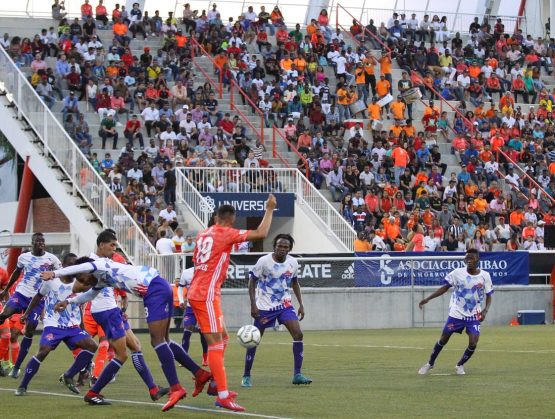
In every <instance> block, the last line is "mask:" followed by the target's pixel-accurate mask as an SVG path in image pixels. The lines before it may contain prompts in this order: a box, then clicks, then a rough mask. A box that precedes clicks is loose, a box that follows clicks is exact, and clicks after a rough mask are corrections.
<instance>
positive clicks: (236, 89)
mask: <svg viewBox="0 0 555 419" xmlns="http://www.w3.org/2000/svg"><path fill="white" fill-rule="evenodd" d="M236 93H239V95H238V96H239V97H240V98H242V100H244V101H245V102H246V104H247V105H249V106H250V108H251V111H252V113H253V114H254V116H256V120H257V121H259V122H260V127H259V128H258V129H257V128H256V127H255V126H254V125H253V124H252V123H251V122H250V120H249V118H248V117H247V116H246V115H245V114H244V113H243V112H242V111H241V110H240V109H239V108H238V107H237V98H234V94H236ZM229 105H230V107H231V109H232V110H234V111H235V112H237V113H238V114H239V115H241V117H242V118H243V119H244V120H245V122H246V123H247V125H249V127H250V128H251V129H252V130H253V132H254V133H255V134H256V135H257V136H258V138H260V142H261V143H262V144H264V128H265V126H266V124H265V121H264V112H262V111H261V110H260V108H259V107H258V105H256V104H255V103H254V102H253V101H252V99H251V98H250V97H249V95H247V94H246V93H245V91H244V90H243V89H241V87H240V86H239V85H238V84H237V82H236V81H235V80H231V84H230V88H229Z"/></svg>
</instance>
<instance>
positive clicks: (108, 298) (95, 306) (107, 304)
mask: <svg viewBox="0 0 555 419" xmlns="http://www.w3.org/2000/svg"><path fill="white" fill-rule="evenodd" d="M89 257H90V258H91V259H94V260H99V259H100V257H99V256H98V255H97V254H96V253H94V252H92V253H91V254H90V255H89ZM114 308H118V305H117V303H116V296H115V294H114V289H113V288H112V287H105V288H102V289H101V290H100V292H99V293H98V295H97V296H96V297H95V298H94V300H92V301H91V313H100V312H102V311H106V310H112V309H114Z"/></svg>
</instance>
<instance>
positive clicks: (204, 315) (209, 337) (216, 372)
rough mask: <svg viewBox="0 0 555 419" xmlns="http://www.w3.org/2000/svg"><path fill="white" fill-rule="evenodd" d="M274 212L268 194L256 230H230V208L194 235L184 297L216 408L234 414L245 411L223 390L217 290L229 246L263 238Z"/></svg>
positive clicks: (272, 199) (221, 324)
mask: <svg viewBox="0 0 555 419" xmlns="http://www.w3.org/2000/svg"><path fill="white" fill-rule="evenodd" d="M275 208H276V198H275V197H274V196H273V195H272V194H270V195H269V196H268V200H267V201H266V212H265V214H264V218H263V219H262V222H261V223H260V225H259V226H258V228H257V229H256V230H237V229H235V228H233V225H234V224H235V208H233V207H232V206H231V205H222V206H220V207H219V208H218V210H217V211H216V217H215V224H214V225H213V226H211V227H209V228H207V229H206V230H204V231H202V232H200V233H199V234H198V236H197V240H196V243H197V245H196V247H195V251H194V254H193V261H194V263H195V272H194V274H193V280H192V282H191V286H190V287H189V291H188V293H187V296H188V299H189V303H190V304H191V308H192V309H193V312H194V314H195V317H196V319H197V322H198V324H199V326H200V331H201V333H202V334H203V335H204V337H205V338H206V342H207V343H208V366H209V367H210V371H211V372H212V375H213V376H214V378H215V380H216V385H217V389H218V397H217V399H216V405H217V406H219V407H223V408H226V409H229V410H233V411H237V412H242V411H244V410H245V409H244V408H243V407H242V406H240V405H239V404H237V402H236V401H235V396H236V394H235V393H233V392H230V391H228V389H227V377H226V373H225V367H224V351H225V347H226V345H227V342H228V341H229V337H228V335H227V331H226V329H225V325H224V317H223V314H222V310H221V305H220V295H221V290H220V289H221V286H222V283H223V282H224V280H225V279H226V275H227V267H228V266H229V254H230V252H231V248H232V247H233V245H234V244H235V243H241V242H244V241H247V240H248V241H253V240H260V239H264V238H266V237H267V236H268V232H269V231H270V225H271V224H272V216H273V211H274V209H275Z"/></svg>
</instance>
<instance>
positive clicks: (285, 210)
mask: <svg viewBox="0 0 555 419" xmlns="http://www.w3.org/2000/svg"><path fill="white" fill-rule="evenodd" d="M202 196H204V197H205V198H206V199H207V200H208V201H209V204H214V208H218V207H219V206H220V205H224V204H227V205H232V206H233V208H235V211H236V215H237V217H263V216H264V212H265V211H266V200H267V199H268V193H241V192H236V193H234V192H221V193H219V192H214V193H203V194H202ZM274 196H275V197H276V201H277V208H276V210H275V211H274V217H294V216H295V194H293V193H274Z"/></svg>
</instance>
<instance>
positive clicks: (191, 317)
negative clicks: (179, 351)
mask: <svg viewBox="0 0 555 419" xmlns="http://www.w3.org/2000/svg"><path fill="white" fill-rule="evenodd" d="M194 271H195V268H188V269H184V270H183V272H182V273H181V277H180V278H179V283H178V284H177V286H178V288H179V290H178V292H177V298H178V300H179V305H180V306H181V308H182V309H184V310H185V311H184V313H183V338H182V340H181V346H183V349H185V352H187V353H188V352H189V346H190V343H191V335H192V334H193V332H194V331H195V328H196V327H197V318H196V317H195V313H193V309H192V308H191V305H190V304H189V302H187V303H186V304H185V299H184V298H183V289H182V288H187V289H188V288H189V285H191V281H192V280H193V273H194ZM200 344H201V345H202V365H203V366H206V365H208V344H207V343H206V338H205V337H204V335H203V334H202V333H201V334H200Z"/></svg>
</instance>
